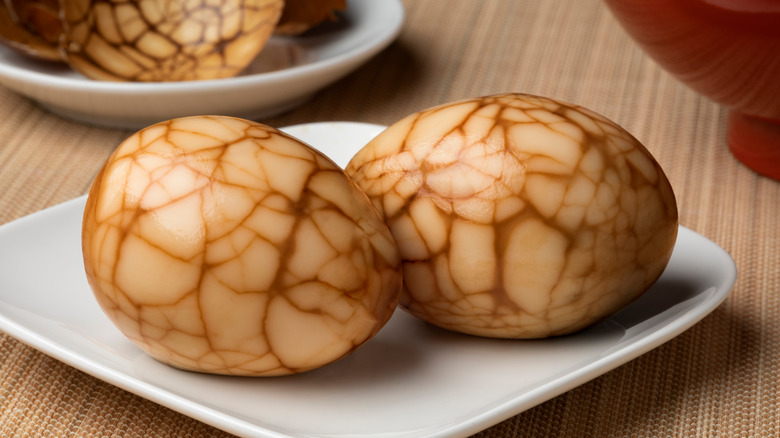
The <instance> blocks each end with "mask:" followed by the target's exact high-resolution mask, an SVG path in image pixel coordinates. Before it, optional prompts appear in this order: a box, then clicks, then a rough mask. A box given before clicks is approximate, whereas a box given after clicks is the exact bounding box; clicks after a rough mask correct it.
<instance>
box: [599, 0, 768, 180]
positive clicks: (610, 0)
mask: <svg viewBox="0 0 780 438" xmlns="http://www.w3.org/2000/svg"><path fill="white" fill-rule="evenodd" d="M605 2H606V4H607V5H608V6H609V8H610V9H611V10H612V12H613V14H614V15H615V17H616V18H617V19H618V21H619V22H620V23H621V24H622V25H623V27H624V28H625V29H626V31H627V32H628V34H629V35H631V37H632V38H633V39H634V40H635V41H636V42H637V43H639V45H640V46H641V47H642V48H643V49H644V50H645V52H646V53H647V54H648V55H649V56H651V57H652V58H653V59H654V60H655V61H656V62H658V63H659V64H660V65H661V66H662V67H663V68H665V69H666V70H667V71H669V72H671V73H672V74H673V75H675V77H677V78H678V79H679V80H680V81H682V82H683V83H685V84H686V85H688V86H689V87H691V88H692V89H694V90H696V91H697V92H699V93H700V94H702V95H704V96H707V97H709V98H711V99H713V100H715V101H716V102H718V103H720V104H723V105H725V106H726V107H727V108H729V110H730V111H731V115H730V117H729V134H728V137H729V147H730V148H731V150H732V151H733V152H734V155H735V156H736V157H737V158H738V159H739V160H740V161H742V162H743V163H744V164H746V165H747V166H748V167H751V168H752V169H753V170H755V171H757V172H759V173H762V174H764V175H767V176H770V177H772V178H775V179H778V180H780V175H778V174H780V1H778V0H653V1H647V0H605ZM748 157H749V158H748ZM756 164H759V168H757V167H756Z"/></svg>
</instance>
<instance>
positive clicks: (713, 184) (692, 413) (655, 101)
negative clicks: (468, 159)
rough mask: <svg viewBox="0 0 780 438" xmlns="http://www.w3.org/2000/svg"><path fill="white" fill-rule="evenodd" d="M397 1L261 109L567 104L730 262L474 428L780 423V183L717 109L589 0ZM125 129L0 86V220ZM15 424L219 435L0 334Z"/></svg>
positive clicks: (7, 416)
mask: <svg viewBox="0 0 780 438" xmlns="http://www.w3.org/2000/svg"><path fill="white" fill-rule="evenodd" d="M367 1H370V0H367ZM404 5H405V7H406V22H405V25H404V28H403V31H402V33H401V35H400V37H399V39H398V40H397V41H396V42H395V43H393V44H392V45H391V46H390V47H389V48H388V49H386V50H385V51H383V52H382V53H380V54H379V55H378V56H376V57H375V58H373V59H372V60H370V61H369V62H368V63H367V64H366V65H364V66H363V67H361V68H359V69H358V70H357V71H355V72H354V73H352V74H350V75H349V76H348V77H346V78H345V79H343V80H340V81H339V82H337V83H335V84H333V85H332V86H329V87H328V88H326V89H324V90H322V91H321V92H319V93H318V94H317V95H316V96H315V97H314V98H313V99H312V100H311V101H309V102H307V103H306V104H305V105H304V106H302V107H299V108H297V109H294V110H292V111H290V112H288V113H286V114H283V115H281V116H277V117H274V118H272V119H268V120H261V121H262V122H265V123H268V124H270V125H272V126H285V125H292V124H297V123H306V122H316V121H328V120H348V121H360V122H370V123H379V124H391V123H393V122H394V121H396V120H398V119H400V118H401V117H403V116H405V115H407V114H409V113H412V112H415V111H418V110H421V109H423V108H427V107H430V106H433V105H437V104H440V103H444V102H448V101H452V100H456V99H461V98H465V97H476V96H481V95H487V94H494V93H501V92H510V91H512V92H527V93H533V94H540V95H545V96H549V97H554V98H558V99H562V100H566V101H569V102H574V103H578V104H580V105H583V106H586V107H588V108H591V109H593V110H595V111H597V112H599V113H602V114H604V115H605V116H607V117H609V118H611V119H612V120H614V121H616V122H617V123H619V124H621V125H622V126H624V127H625V128H626V129H628V130H629V131H630V132H631V133H633V134H634V135H635V136H636V137H637V138H638V139H639V140H640V141H641V142H643V143H644V144H645V145H646V146H647V148H648V149H649V150H650V151H651V152H652V153H653V154H654V155H655V157H656V158H657V159H658V161H659V162H660V163H661V165H662V166H663V168H664V169H665V171H666V172H667V174H668V176H669V178H670V180H671V182H672V185H673V187H674V189H675V193H676V195H677V200H678V205H679V209H680V219H681V224H682V225H684V226H686V227H688V228H691V229H693V230H694V231H696V232H698V233H700V234H702V235H704V236H705V237H707V238H709V239H711V240H713V241H714V242H716V243H717V244H718V245H720V246H722V247H723V248H724V249H725V250H726V251H728V252H729V253H730V254H731V256H732V257H733V258H734V260H735V262H736V264H737V268H738V271H739V276H738V279H737V283H736V286H735V288H734V289H733V290H732V292H731V293H730V295H729V296H728V298H727V299H726V301H725V302H724V303H723V304H722V305H721V306H720V307H718V308H717V309H716V310H715V311H714V312H713V313H711V314H710V315H709V316H707V317H706V318H704V319H703V320H702V321H701V322H699V323H698V324H696V325H694V326H693V327H692V328H691V329H689V330H687V331H686V332H684V333H682V334H681V335H680V336H678V337H676V338H674V339H673V340H671V341H670V342H668V343H665V344H663V345H662V346H660V347H658V348H656V349H654V350H652V351H650V352H648V353H647V354H644V355H642V356H640V357H639V358H637V359H635V360H632V361H630V362H628V363H627V364H625V365H622V366H620V367H618V368H616V369H615V370H613V371H610V372H608V373H606V374H604V375H603V376H601V377H598V378H596V379H594V380H592V381H590V382H588V383H586V384H583V385H582V386H579V387H577V388H575V389H573V390H571V391H568V392H566V393H564V394H562V395H560V396H557V397H555V398H553V399H551V400H549V401H547V402H544V403H542V404H540V405H538V406H536V407H533V408H531V409H529V410H527V411H525V412H523V413H520V414H519V415H517V416H515V417H512V418H509V419H507V420H505V421H504V422H501V423H499V424H496V425H494V426H492V427H491V428H489V429H487V430H485V431H483V432H481V433H479V434H478V436H479V437H484V438H487V437H541V436H548V437H715V436H724V437H725V436H728V437H775V436H780V219H778V218H779V217H780V183H778V182H775V181H772V180H769V179H767V178H763V177H760V176H757V175H756V174H754V173H753V172H751V171H750V170H748V169H747V168H745V167H744V166H742V165H740V164H739V163H738V162H737V161H736V160H735V159H734V158H733V157H732V156H731V155H730V153H729V151H728V149H727V146H726V144H725V116H726V111H725V110H724V109H723V108H721V107H720V106H719V105H717V104H715V103H713V102H711V101H708V100H707V99H705V98H703V97H700V96H698V95H697V94H695V93H694V92H693V91H691V90H689V89H687V88H686V87H684V86H683V85H681V84H680V83H679V82H677V81H676V80H675V79H674V78H673V77H672V76H670V75H668V74H667V73H665V72H664V71H663V70H661V69H660V68H659V67H658V66H657V65H656V64H655V63H654V61H652V60H651V59H650V58H648V57H647V56H645V55H644V53H643V52H642V51H641V50H640V49H639V48H638V47H637V46H636V45H635V44H634V43H633V41H632V40H630V39H629V38H628V36H627V35H626V34H625V33H624V31H623V30H622V28H621V27H620V26H619V25H618V24H617V22H616V21H615V20H614V19H613V17H612V16H611V15H610V13H609V11H608V10H607V9H606V7H605V6H604V5H603V4H601V3H600V2H599V0H578V1H567V0H546V1H532V0H483V1H472V0H405V1H404ZM128 134H129V132H127V131H122V130H114V129H106V128H100V127H95V126H90V125H85V124H80V123H77V122H73V121H69V120H66V119H64V118H61V117H59V116H55V115H53V114H51V113H49V112H47V111H45V110H44V109H42V108H41V107H39V106H37V104H35V103H34V102H32V101H30V100H28V99H26V98H23V97H21V96H20V95H17V94H15V93H13V92H11V91H9V90H8V89H6V88H2V87H0V223H6V222H9V221H12V220H14V219H18V218H21V217H23V216H25V215H28V214H30V213H33V212H36V211H38V210H41V209H43V208H45V207H48V206H52V205H55V204H57V203H60V202H63V201H66V200H69V199H71V198H74V197H77V196H79V195H82V194H84V193H86V191H87V190H88V188H89V185H90V184H91V181H92V178H93V177H94V176H95V174H96V173H97V171H98V169H99V168H100V166H101V165H102V163H103V161H104V160H105V159H106V157H107V156H108V155H109V154H110V153H111V151H112V150H113V149H114V148H115V147H116V146H117V144H118V143H119V142H120V141H121V140H122V139H123V138H124V137H126V136H127V135H128ZM40 274H41V275H46V273H45V272H41V273H40ZM0 287H3V279H2V278H0ZM2 305H3V303H2V302H0V306H2ZM381 414H382V413H381V412H378V413H377V415H381ZM16 436H19V437H38V436H45V437H219V436H229V435H228V434H226V433H224V432H222V431H219V430H217V429H214V428H212V427H211V426H208V425H206V424H204V423H201V422H199V421H197V420H195V419H192V418H189V417H186V416H184V415H181V414H179V413H176V412H174V411H172V410H169V409H167V408H164V407H161V406H159V405H157V404H155V403H153V402H150V401H148V400H145V399H143V398H141V397H138V396H135V395H133V394H131V393H129V392H126V391H124V390H121V389H118V388H116V387H114V386H112V385H109V384H107V383H105V382H102V381H100V380H98V379H95V378H93V377H91V376H89V375H87V374H85V373H83V372H81V371H78V370H76V369H74V368H71V367H70V366H68V365H65V364H63V363H61V362H59V361H57V360H55V359H52V358H50V357H48V356H46V355H44V354H42V353H40V352H38V351H36V350H34V349H32V348H30V347H28V346H26V345H24V344H22V343H20V342H19V341H17V340H15V339H14V338H12V337H11V336H9V335H7V334H3V333H0V437H16Z"/></svg>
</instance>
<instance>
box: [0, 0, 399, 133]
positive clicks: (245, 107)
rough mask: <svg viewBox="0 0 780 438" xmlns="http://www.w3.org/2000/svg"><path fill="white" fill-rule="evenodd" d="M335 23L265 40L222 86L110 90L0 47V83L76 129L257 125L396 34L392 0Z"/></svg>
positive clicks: (119, 86)
mask: <svg viewBox="0 0 780 438" xmlns="http://www.w3.org/2000/svg"><path fill="white" fill-rule="evenodd" d="M342 17H343V19H342V22H341V23H340V24H338V25H337V24H333V25H330V26H329V25H326V26H323V29H321V30H319V31H312V32H310V33H309V34H307V35H305V36H300V37H277V36H274V37H272V38H271V40H270V41H269V43H268V44H267V45H266V47H265V48H264V49H263V51H262V52H261V54H260V55H259V56H258V58H257V59H256V60H255V61H254V63H253V64H252V65H250V67H249V68H248V69H247V71H246V72H245V73H244V74H243V75H241V76H238V77H235V78H229V79H217V80H204V81H190V82H154V83H123V82H120V83H117V82H103V81H95V80H90V79H87V78H86V77H84V76H82V75H81V74H79V73H77V72H75V71H73V70H71V69H70V68H69V67H67V66H65V65H61V64H52V63H47V62H38V61H35V60H32V59H28V58H26V57H24V56H21V55H19V54H17V53H16V52H14V51H13V50H11V49H9V48H7V47H0V84H3V85H5V86H6V87H8V88H10V89H11V90H14V91H16V92H18V93H20V94H23V95H25V96H27V97H29V98H31V99H33V100H35V101H37V102H38V103H39V104H40V105H41V106H43V107H45V108H47V109H49V110H50V111H52V112H54V113H56V114H59V115H62V116H63V117H67V118H70V119H75V120H78V121H81V122H86V123H91V124H96V125H103V126H111V127H119V128H127V129H138V128H141V127H144V126H148V125H150V124H152V123H156V122H159V121H162V120H167V119H171V118H174V117H181V116H188V115H199V114H219V115H230V116H236V117H243V118H247V119H255V120H257V119H261V118H265V117H270V116H273V115H276V114H279V113H282V112H284V111H288V110H291V109H292V108H294V107H296V106H298V105H301V104H302V103H304V102H306V101H307V100H308V99H310V98H311V97H312V95H313V94H314V93H316V92H317V91H318V90H320V89H322V88H323V87H325V86H327V85H329V84H331V83H333V82H335V81H336V80H338V79H340V78H342V77H344V76H345V75H347V74H348V73H350V72H351V71H353V70H355V69H356V68H357V67H359V66H360V65H362V64H363V63H365V62H366V61H367V60H369V59H370V58H371V57H373V56H374V55H376V54H377V53H379V52H380V51H381V50H382V49H384V48H385V47H387V46H388V45H389V44H390V43H391V42H392V41H393V40H394V39H395V38H396V37H397V36H398V34H399V33H400V31H401V27H402V25H403V20H404V9H403V5H402V4H401V2H400V0H347V9H346V11H344V13H343V15H342Z"/></svg>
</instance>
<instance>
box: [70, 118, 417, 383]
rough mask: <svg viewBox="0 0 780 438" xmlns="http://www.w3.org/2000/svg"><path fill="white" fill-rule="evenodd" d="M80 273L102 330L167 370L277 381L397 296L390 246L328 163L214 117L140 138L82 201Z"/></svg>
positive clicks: (317, 360) (329, 351)
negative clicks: (108, 323)
mask: <svg viewBox="0 0 780 438" xmlns="http://www.w3.org/2000/svg"><path fill="white" fill-rule="evenodd" d="M82 243H83V256H84V264H85V269H86V274H87V278H88V280H89V284H90V286H91V288H92V291H93V293H94V295H95V297H96V298H97V301H98V303H99V304H100V306H101V307H102V309H103V310H104V311H105V313H106V314H107V315H108V317H109V318H110V319H111V320H112V321H113V323H114V324H115V325H116V326H117V327H118V328H119V329H120V330H121V331H122V332H123V333H124V334H125V335H126V336H127V337H128V338H129V339H131V340H132V341H133V342H135V343H136V344H137V345H138V346H139V347H141V349H143V350H144V351H146V352H147V353H148V354H150V355H151V356H153V357H154V358H156V359H158V360H160V361H162V362H164V363H167V364H170V365H172V366H175V367H179V368H183V369H188V370H194V371H202V372H208V373H218V374H232V375H285V374H293V373H299V372H302V371H307V370H311V369H314V368H318V367H321V366H323V365H326V364H329V363H331V362H333V361H335V360H338V359H340V358H342V357H344V356H345V355H347V354H349V353H351V352H352V351H354V350H355V349H356V348H358V347H359V346H360V345H362V344H363V343H365V342H366V341H368V340H369V339H371V338H372V337H373V336H374V335H375V334H376V333H377V332H378V331H379V330H380V329H381V328H382V326H383V325H384V324H385V323H386V322H387V321H388V319H389V318H390V316H391V315H392V313H393V311H394V309H395V308H396V306H397V303H398V299H399V295H400V292H401V283H402V279H401V270H400V260H399V256H398V250H397V247H396V245H395V242H394V240H393V238H392V236H391V234H390V232H389V230H388V229H387V227H386V226H385V224H384V222H383V221H382V218H381V216H379V214H378V213H377V211H376V210H375V208H374V207H373V206H372V205H371V203H370V201H369V200H368V198H366V196H365V194H363V193H362V191H361V190H360V189H359V188H358V187H357V186H356V185H355V184H354V182H352V181H351V180H350V178H349V177H347V176H346V174H345V173H344V172H343V170H342V169H340V168H339V167H338V166H337V165H336V164H334V163H333V162H332V161H331V160H330V159H328V158H327V157H325V156H324V155H323V154H321V153H320V152H318V151H316V150H315V149H313V148H311V147H309V146H308V145H306V144H304V143H302V142H300V141H298V140H297V139H294V138H292V137H290V136H288V135H286V134H284V133H282V132H280V131H278V130H276V129H274V128H271V127H268V126H265V125H261V124H259V123H255V122H250V121H247V120H242V119H236V118H230V117H216V116H214V117H212V116H197V117H186V118H181V119H174V120H170V121H167V122H163V123H159V124H156V125H153V126H150V127H148V128H145V129H142V130H140V131H139V132H137V133H135V134H133V135H132V136H131V137H129V138H128V139H127V140H125V141H124V142H123V143H122V144H121V145H120V146H119V147H118V148H117V149H116V151H115V152H114V153H113V154H112V155H111V157H110V158H109V159H108V160H107V161H106V164H105V166H104V167H103V169H102V170H101V171H100V173H99V175H98V176H97V178H96V180H95V182H94V184H93V186H92V188H91V190H90V193H89V196H88V199H87V204H86V207H85V211H84V218H83V230H82Z"/></svg>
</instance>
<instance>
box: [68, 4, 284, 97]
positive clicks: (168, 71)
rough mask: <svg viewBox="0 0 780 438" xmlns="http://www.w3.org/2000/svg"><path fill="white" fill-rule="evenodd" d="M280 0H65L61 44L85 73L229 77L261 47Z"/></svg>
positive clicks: (154, 78)
mask: <svg viewBox="0 0 780 438" xmlns="http://www.w3.org/2000/svg"><path fill="white" fill-rule="evenodd" d="M283 6H284V1H283V0H236V1H208V0H188V1H185V0H136V1H125V0H104V1H97V0H68V1H64V2H61V13H60V15H61V17H62V27H63V34H62V41H61V46H62V51H63V52H64V54H65V58H66V60H67V62H68V64H70V66H71V67H73V68H74V69H75V70H77V71H79V72H80V73H82V74H84V75H85V76H87V77H88V78H90V79H97V80H108V81H136V82H163V81H189V80H201V79H219V78H229V77H234V76H236V75H238V74H239V73H240V72H241V71H242V70H244V69H245V68H246V67H247V66H248V65H249V64H250V63H251V62H252V61H253V60H254V59H255V58H256V56H257V54H258V53H259V52H260V51H261V50H262V49H263V48H264V47H265V45H266V43H267V41H268V39H269V38H270V36H271V34H272V32H273V30H274V28H275V26H276V24H277V22H278V20H279V17H280V16H281V13H282V8H283Z"/></svg>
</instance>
